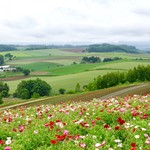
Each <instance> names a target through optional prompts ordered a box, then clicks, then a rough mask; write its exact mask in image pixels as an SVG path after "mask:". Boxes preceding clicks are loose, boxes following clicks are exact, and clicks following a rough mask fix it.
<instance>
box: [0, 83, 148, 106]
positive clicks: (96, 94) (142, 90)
mask: <svg viewBox="0 0 150 150" xmlns="http://www.w3.org/2000/svg"><path fill="white" fill-rule="evenodd" d="M137 85H141V84H130V85H120V86H116V87H111V88H107V89H102V90H97V91H91V92H84V93H77V94H71V95H69V94H65V95H58V96H53V97H49V98H46V99H45V98H42V99H43V100H40V101H37V102H34V103H29V104H25V105H26V106H32V105H40V104H57V103H61V102H66V101H67V102H71V101H80V100H82V101H88V100H92V99H93V98H100V97H103V96H105V95H108V94H110V93H113V92H116V91H119V90H123V89H128V88H129V87H134V86H137ZM145 85H146V86H144V87H139V88H137V89H134V90H132V91H127V92H124V93H120V94H119V93H118V96H119V97H124V96H127V95H134V94H136V95H137V94H138V95H144V94H147V93H150V88H149V87H150V84H147V83H146V84H145ZM44 99H45V100H44ZM28 101H30V100H26V101H25V100H19V99H9V98H7V99H4V104H3V105H1V107H4V106H11V105H14V104H19V103H23V102H28ZM31 101H32V99H31ZM33 101H34V100H33Z"/></svg>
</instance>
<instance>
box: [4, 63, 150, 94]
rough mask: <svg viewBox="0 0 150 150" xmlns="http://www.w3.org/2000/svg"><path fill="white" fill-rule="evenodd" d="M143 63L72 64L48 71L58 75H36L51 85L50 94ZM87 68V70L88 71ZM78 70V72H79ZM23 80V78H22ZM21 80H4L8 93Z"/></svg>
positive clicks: (73, 87) (13, 89)
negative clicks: (8, 88)
mask: <svg viewBox="0 0 150 150" xmlns="http://www.w3.org/2000/svg"><path fill="white" fill-rule="evenodd" d="M139 64H143V65H148V64H149V63H148V62H142V63H141V62H120V63H119V62H116V63H110V64H109V63H105V65H104V64H89V65H87V64H85V66H84V65H79V66H78V65H73V66H72V67H71V66H64V67H59V68H58V67H57V68H58V69H57V70H56V69H54V72H52V73H50V74H51V75H58V76H37V77H38V78H40V79H42V80H44V81H46V82H47V83H49V84H50V85H51V86H52V94H57V93H58V90H59V89H60V88H65V89H66V91H69V90H75V86H76V84H77V83H80V86H81V87H82V86H83V85H86V84H88V83H89V82H90V81H92V80H93V79H94V78H96V77H97V76H98V75H104V74H106V73H107V72H115V71H126V70H128V69H132V68H133V67H135V66H137V65H139ZM88 70H89V71H88ZM79 72H80V73H79ZM37 77H30V78H27V79H25V80H29V79H36V78H37ZM22 80H24V79H22ZM19 82H21V80H14V81H6V83H8V85H9V87H10V93H11V94H12V93H13V92H14V91H15V89H16V88H17V85H18V84H19Z"/></svg>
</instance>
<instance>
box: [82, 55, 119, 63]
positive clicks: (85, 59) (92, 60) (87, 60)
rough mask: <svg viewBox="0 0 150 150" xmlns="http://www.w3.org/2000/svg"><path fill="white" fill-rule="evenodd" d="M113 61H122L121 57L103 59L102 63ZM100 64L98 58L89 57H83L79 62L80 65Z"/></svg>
mask: <svg viewBox="0 0 150 150" xmlns="http://www.w3.org/2000/svg"><path fill="white" fill-rule="evenodd" d="M115 60H122V58H121V57H114V58H104V59H103V62H109V61H115ZM99 62H102V60H101V58H100V57H95V56H90V57H87V56H85V57H83V58H82V60H81V64H85V63H99Z"/></svg>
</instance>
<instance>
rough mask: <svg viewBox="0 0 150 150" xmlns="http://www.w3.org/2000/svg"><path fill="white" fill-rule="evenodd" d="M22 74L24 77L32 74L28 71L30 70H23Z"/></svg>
mask: <svg viewBox="0 0 150 150" xmlns="http://www.w3.org/2000/svg"><path fill="white" fill-rule="evenodd" d="M22 72H23V74H24V76H28V75H29V74H30V70H28V69H23V71H22Z"/></svg>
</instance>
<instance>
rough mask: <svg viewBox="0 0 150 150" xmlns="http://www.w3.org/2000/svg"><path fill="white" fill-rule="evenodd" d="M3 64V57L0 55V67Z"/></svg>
mask: <svg viewBox="0 0 150 150" xmlns="http://www.w3.org/2000/svg"><path fill="white" fill-rule="evenodd" d="M3 63H4V57H3V55H0V65H3Z"/></svg>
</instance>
